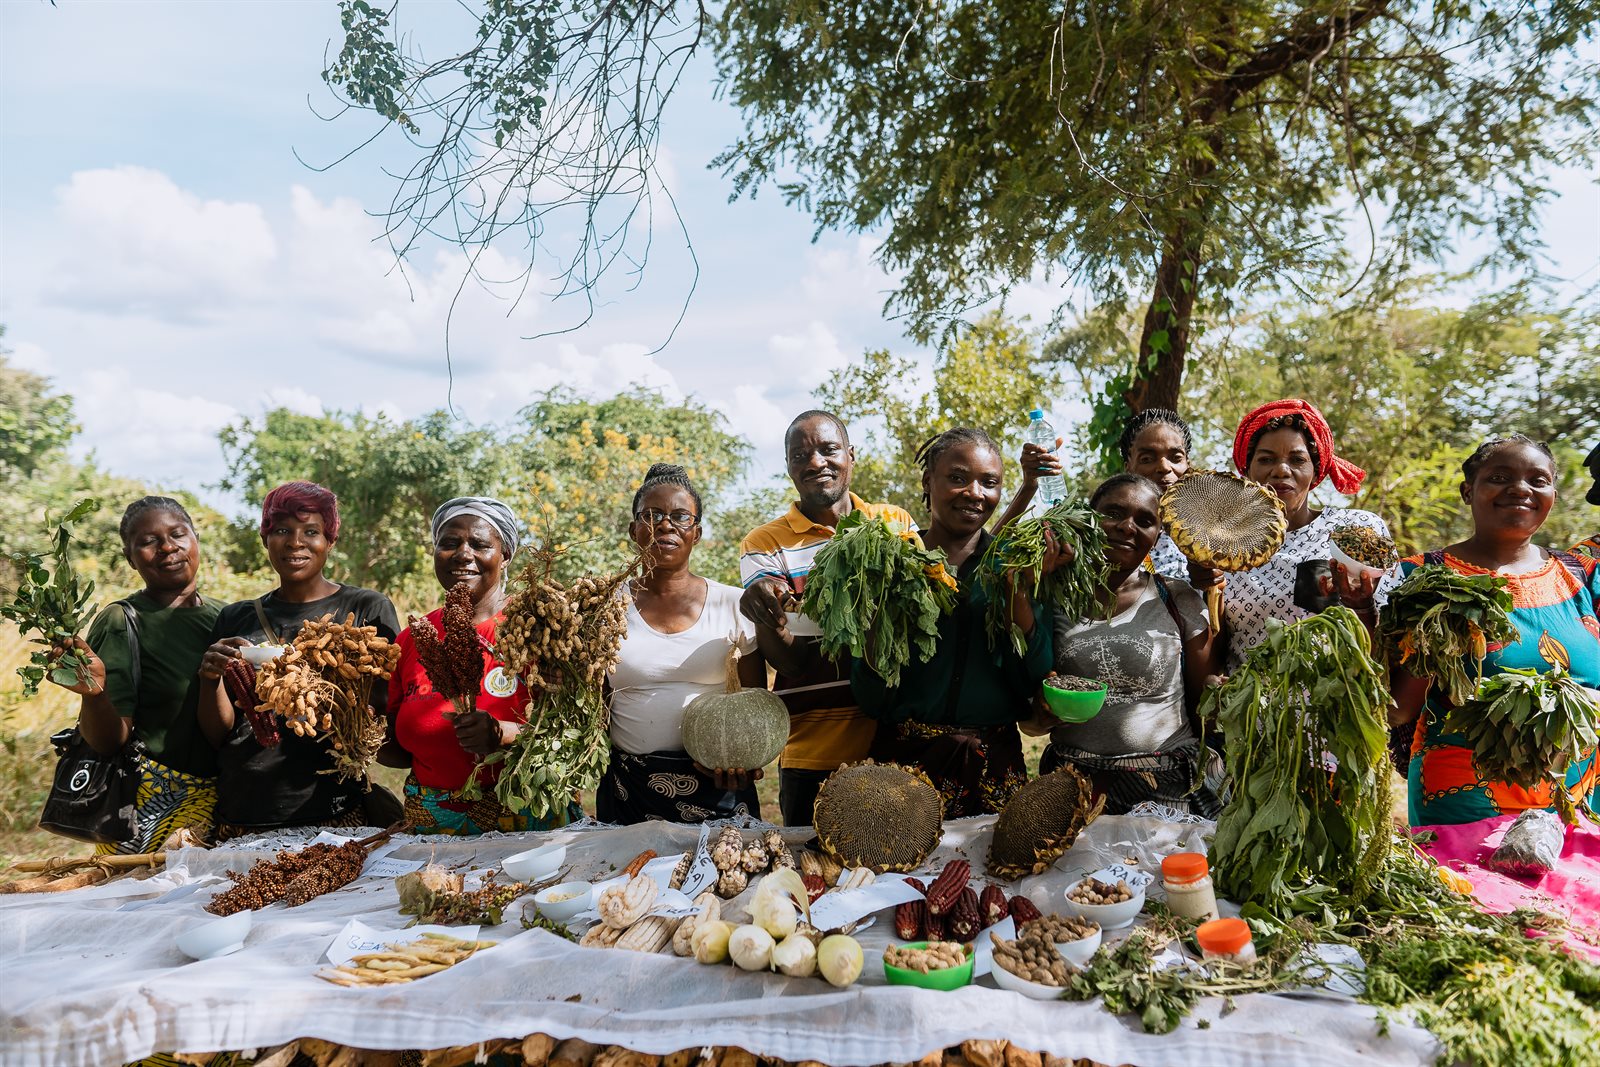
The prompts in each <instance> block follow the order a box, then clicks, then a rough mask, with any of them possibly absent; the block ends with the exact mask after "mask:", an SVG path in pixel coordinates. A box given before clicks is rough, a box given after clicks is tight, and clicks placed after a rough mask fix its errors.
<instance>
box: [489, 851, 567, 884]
mask: <svg viewBox="0 0 1600 1067" xmlns="http://www.w3.org/2000/svg"><path fill="white" fill-rule="evenodd" d="M566 858H567V846H566V845H540V846H539V847H538V848H530V849H529V850H528V851H526V852H518V853H517V854H516V855H515V856H507V857H506V858H505V859H503V860H501V861H500V869H501V870H503V871H505V872H506V873H507V874H509V875H510V876H511V877H513V878H515V879H516V880H517V881H519V882H537V881H538V880H539V879H541V878H548V877H550V876H551V875H552V874H555V873H556V871H558V870H560V869H561V864H562V863H563V862H565V861H566Z"/></svg>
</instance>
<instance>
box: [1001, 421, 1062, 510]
mask: <svg viewBox="0 0 1600 1067" xmlns="http://www.w3.org/2000/svg"><path fill="white" fill-rule="evenodd" d="M1056 447H1057V448H1060V447H1061V438H1059V437H1058V438H1056ZM1017 466H1018V467H1020V468H1021V469H1022V484H1021V485H1020V486H1018V487H1017V495H1016V496H1014V497H1012V498H1011V503H1009V504H1007V505H1006V510H1005V511H1004V512H1003V513H1002V514H1001V516H1000V517H999V518H998V519H996V520H995V521H994V523H993V524H991V525H990V527H989V532H990V533H994V534H998V533H999V532H1000V531H1001V530H1002V529H1004V528H1005V527H1006V525H1007V524H1009V523H1010V522H1011V521H1012V520H1013V519H1019V518H1021V517H1022V516H1024V515H1026V514H1027V513H1028V505H1029V504H1032V503H1033V497H1034V494H1035V493H1037V492H1038V491H1039V478H1040V477H1041V476H1043V475H1047V474H1060V473H1061V457H1060V456H1058V455H1056V454H1055V453H1054V452H1046V451H1045V450H1044V449H1042V448H1040V447H1039V446H1038V445H1035V444H1026V445H1023V446H1022V455H1021V457H1019V458H1018V460H1017Z"/></svg>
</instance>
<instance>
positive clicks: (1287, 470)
mask: <svg viewBox="0 0 1600 1067" xmlns="http://www.w3.org/2000/svg"><path fill="white" fill-rule="evenodd" d="M1316 475H1317V465H1316V463H1315V462H1313V461H1312V459H1311V445H1310V443H1309V442H1308V441H1307V440H1306V435H1305V431H1303V430H1297V429H1295V428H1293V427H1291V426H1286V427H1284V428H1282V429H1279V430H1269V431H1268V432H1267V433H1264V434H1262V435H1261V440H1259V441H1257V442H1256V447H1255V451H1254V452H1252V453H1250V466H1249V469H1248V470H1246V471H1245V477H1246V478H1249V479H1250V480H1251V481H1255V482H1260V483H1261V484H1262V485H1265V486H1266V487H1267V488H1269V489H1271V490H1272V491H1273V492H1274V493H1277V494H1278V499H1279V500H1281V501H1282V502H1283V509H1284V510H1285V511H1287V512H1288V513H1289V514H1291V515H1293V514H1294V513H1295V512H1297V511H1299V510H1300V509H1301V508H1303V507H1305V504H1306V497H1307V496H1309V495H1310V494H1311V482H1312V480H1313V479H1314V478H1316Z"/></svg>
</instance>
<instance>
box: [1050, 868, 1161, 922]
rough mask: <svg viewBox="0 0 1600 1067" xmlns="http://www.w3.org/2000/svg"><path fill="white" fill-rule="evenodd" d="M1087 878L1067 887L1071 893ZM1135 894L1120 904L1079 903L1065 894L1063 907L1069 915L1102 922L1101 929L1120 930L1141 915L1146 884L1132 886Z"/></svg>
mask: <svg viewBox="0 0 1600 1067" xmlns="http://www.w3.org/2000/svg"><path fill="white" fill-rule="evenodd" d="M1086 881H1088V879H1087V878H1085V879H1081V880H1079V881H1077V882H1074V883H1072V885H1070V886H1068V887H1067V892H1068V893H1070V892H1072V891H1073V890H1074V889H1076V888H1078V886H1079V885H1081V884H1082V883H1083V882H1086ZM1129 888H1131V889H1132V890H1133V896H1132V897H1131V898H1130V899H1128V900H1124V901H1122V902H1121V903H1120V904H1079V903H1078V902H1077V901H1076V900H1073V899H1072V898H1071V897H1067V896H1065V895H1064V894H1063V900H1062V903H1063V905H1064V907H1063V908H1062V910H1063V911H1065V912H1066V913H1067V914H1068V915H1076V916H1077V917H1078V918H1080V919H1088V920H1089V921H1090V922H1097V923H1099V924H1100V929H1101V931H1102V932H1103V931H1106V930H1120V929H1122V928H1123V927H1124V926H1132V925H1133V920H1135V919H1137V918H1138V917H1139V912H1141V911H1143V910H1144V886H1130V887H1129Z"/></svg>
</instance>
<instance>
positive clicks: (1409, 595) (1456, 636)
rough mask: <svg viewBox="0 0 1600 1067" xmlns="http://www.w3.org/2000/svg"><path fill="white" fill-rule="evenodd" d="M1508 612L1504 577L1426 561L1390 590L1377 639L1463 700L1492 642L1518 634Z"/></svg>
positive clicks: (1480, 671) (1453, 697) (1471, 689)
mask: <svg viewBox="0 0 1600 1067" xmlns="http://www.w3.org/2000/svg"><path fill="white" fill-rule="evenodd" d="M1510 612H1511V594H1510V592H1508V591H1507V589H1506V580H1505V579H1504V578H1501V577H1499V576H1498V575H1493V574H1472V575H1466V574H1457V573H1456V572H1455V571H1453V570H1451V569H1450V568H1449V567H1447V566H1445V565H1444V564H1442V563H1425V564H1423V565H1422V566H1420V567H1418V568H1417V569H1416V570H1414V571H1412V572H1411V573H1410V574H1409V575H1407V576H1406V579H1405V581H1403V582H1401V583H1400V584H1399V585H1398V586H1396V587H1395V589H1394V591H1393V592H1391V593H1390V594H1389V602H1388V603H1387V604H1385V605H1384V607H1383V611H1382V612H1380V613H1379V615H1378V645H1379V647H1380V648H1381V649H1382V650H1383V652H1384V654H1385V655H1386V656H1387V657H1388V658H1389V659H1390V660H1391V661H1393V662H1396V663H1399V664H1400V665H1401V666H1403V667H1405V668H1406V669H1407V670H1409V671H1410V672H1411V673H1412V674H1415V675H1416V676H1418V677H1419V678H1429V679H1432V681H1433V684H1434V687H1435V688H1437V689H1438V690H1439V691H1440V692H1441V693H1442V694H1443V695H1444V697H1445V698H1446V699H1447V700H1449V701H1450V703H1452V704H1464V703H1466V702H1467V701H1468V700H1469V699H1471V697H1472V695H1473V693H1474V692H1476V691H1477V688H1478V681H1479V679H1481V678H1482V677H1483V657H1484V656H1485V655H1487V654H1488V646H1489V642H1491V641H1493V642H1495V643H1497V644H1499V643H1507V642H1511V641H1515V640H1517V629H1516V627H1515V626H1513V625H1512V623H1511V615H1510ZM1467 663H1472V664H1473V665H1474V672H1473V675H1472V676H1469V675H1468V674H1467V670H1466V664H1467Z"/></svg>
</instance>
